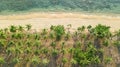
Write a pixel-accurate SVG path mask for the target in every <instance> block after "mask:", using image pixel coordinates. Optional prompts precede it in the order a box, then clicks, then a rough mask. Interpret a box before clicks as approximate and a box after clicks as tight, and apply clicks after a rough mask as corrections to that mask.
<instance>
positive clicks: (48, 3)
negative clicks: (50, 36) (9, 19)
mask: <svg viewBox="0 0 120 67" xmlns="http://www.w3.org/2000/svg"><path fill="white" fill-rule="evenodd" d="M119 3H120V0H0V12H1V11H5V10H11V11H23V10H30V9H33V8H39V9H54V10H56V9H59V10H81V11H105V10H108V11H111V10H112V11H113V12H116V13H119V11H120V10H119V8H120V4H119Z"/></svg>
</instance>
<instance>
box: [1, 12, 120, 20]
mask: <svg viewBox="0 0 120 67" xmlns="http://www.w3.org/2000/svg"><path fill="white" fill-rule="evenodd" d="M32 18H81V19H108V20H120V17H119V16H107V15H90V14H83V13H60V12H57V13H49V12H48V13H40V12H37V13H28V14H23V15H22V14H19V15H7V16H6V15H5V16H3V15H0V20H25V19H32Z"/></svg>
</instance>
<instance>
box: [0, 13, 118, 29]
mask: <svg viewBox="0 0 120 67" xmlns="http://www.w3.org/2000/svg"><path fill="white" fill-rule="evenodd" d="M26 24H31V25H32V29H36V30H40V29H43V28H49V27H50V26H51V25H59V24H60V25H64V26H67V25H68V24H71V25H72V29H73V30H74V29H76V28H77V27H79V26H82V25H85V26H88V25H92V26H95V25H97V24H103V25H107V26H110V27H111V30H112V31H115V30H118V29H120V17H119V16H104V15H85V14H77V13H75V14H73V13H46V14H45V13H33V14H26V15H8V16H2V15H0V28H6V27H8V26H10V25H23V26H24V25H26Z"/></svg>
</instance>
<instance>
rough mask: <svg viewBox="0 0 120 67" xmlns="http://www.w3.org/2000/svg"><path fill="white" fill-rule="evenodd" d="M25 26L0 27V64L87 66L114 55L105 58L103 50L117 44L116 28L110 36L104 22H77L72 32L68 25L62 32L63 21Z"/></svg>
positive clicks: (119, 41)
mask: <svg viewBox="0 0 120 67" xmlns="http://www.w3.org/2000/svg"><path fill="white" fill-rule="evenodd" d="M26 26H27V27H23V26H13V25H12V26H10V27H9V28H6V30H5V29H1V30H0V65H1V67H2V65H4V64H6V65H9V64H14V65H15V64H18V65H25V64H27V63H30V64H32V65H34V66H35V67H36V66H39V65H40V66H41V67H44V66H45V67H48V66H51V67H53V65H54V66H55V67H56V66H58V67H60V66H62V67H65V66H66V65H70V66H69V67H75V66H76V67H88V66H90V65H97V64H109V63H112V62H111V61H112V60H114V59H115V58H114V57H108V58H106V57H107V56H108V52H106V51H105V50H106V49H108V50H109V47H116V46H117V47H118V49H119V47H120V40H119V37H120V31H117V32H116V33H113V34H114V35H113V36H112V35H111V32H110V30H109V29H110V28H109V26H105V25H100V24H99V25H97V26H96V27H92V26H90V25H89V26H88V27H87V28H86V27H85V26H81V27H78V29H77V31H72V32H70V30H68V29H67V32H66V29H65V28H64V26H63V25H57V26H51V28H50V29H43V30H41V31H40V32H32V31H31V28H32V26H31V25H26ZM69 29H70V28H69ZM86 29H87V30H86ZM86 32H87V33H86ZM8 33H9V34H8ZM115 37H116V39H114V38H115ZM65 38H66V39H65ZM96 38H98V39H100V40H101V41H100V42H101V44H102V45H104V46H106V47H100V48H99V49H98V48H97V47H96V44H95V43H94V42H96V41H95V39H96ZM113 44H114V45H116V46H113ZM97 45H99V43H97ZM103 62H104V63H103ZM7 67H8V66H7ZM12 67H13V66H12Z"/></svg>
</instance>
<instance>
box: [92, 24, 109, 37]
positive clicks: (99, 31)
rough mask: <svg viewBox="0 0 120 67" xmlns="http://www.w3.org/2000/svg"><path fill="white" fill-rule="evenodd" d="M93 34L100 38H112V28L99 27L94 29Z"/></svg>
mask: <svg viewBox="0 0 120 67" xmlns="http://www.w3.org/2000/svg"><path fill="white" fill-rule="evenodd" d="M92 32H93V34H94V35H95V36H96V37H98V38H104V37H110V36H111V33H110V27H109V26H105V25H101V24H99V25H97V26H96V27H95V28H93V29H92Z"/></svg>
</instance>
